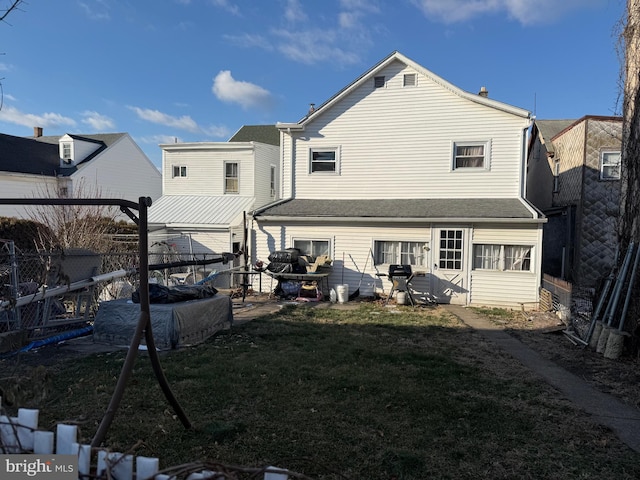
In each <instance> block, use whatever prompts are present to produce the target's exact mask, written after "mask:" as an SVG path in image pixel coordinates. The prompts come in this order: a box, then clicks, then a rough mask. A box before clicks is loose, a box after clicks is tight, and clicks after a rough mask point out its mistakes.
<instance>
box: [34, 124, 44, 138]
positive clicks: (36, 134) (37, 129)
mask: <svg viewBox="0 0 640 480" xmlns="http://www.w3.org/2000/svg"><path fill="white" fill-rule="evenodd" d="M33 136H34V137H35V138H38V137H41V136H42V127H33Z"/></svg>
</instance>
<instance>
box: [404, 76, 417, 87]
mask: <svg viewBox="0 0 640 480" xmlns="http://www.w3.org/2000/svg"><path fill="white" fill-rule="evenodd" d="M403 85H404V86H405V87H415V86H416V74H415V73H405V75H404V83H403Z"/></svg>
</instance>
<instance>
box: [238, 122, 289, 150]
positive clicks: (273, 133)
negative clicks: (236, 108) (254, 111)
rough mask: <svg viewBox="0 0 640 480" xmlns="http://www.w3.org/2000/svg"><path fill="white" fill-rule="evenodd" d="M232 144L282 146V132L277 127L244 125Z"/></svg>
mask: <svg viewBox="0 0 640 480" xmlns="http://www.w3.org/2000/svg"><path fill="white" fill-rule="evenodd" d="M229 141H230V142H259V143H266V144H268V145H275V146H276V147H278V146H280V131H279V130H278V129H277V128H276V126H275V125H243V126H242V127H240V129H239V130H238V131H237V132H236V133H235V134H234V135H233V136H232V137H231V138H230V139H229Z"/></svg>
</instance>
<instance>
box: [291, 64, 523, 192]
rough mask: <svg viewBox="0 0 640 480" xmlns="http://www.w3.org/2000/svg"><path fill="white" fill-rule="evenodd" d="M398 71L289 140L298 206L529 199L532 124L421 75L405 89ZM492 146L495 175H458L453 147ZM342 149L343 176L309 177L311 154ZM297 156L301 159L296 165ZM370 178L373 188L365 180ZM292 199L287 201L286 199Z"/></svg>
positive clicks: (465, 171)
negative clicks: (526, 174) (317, 201)
mask: <svg viewBox="0 0 640 480" xmlns="http://www.w3.org/2000/svg"><path fill="white" fill-rule="evenodd" d="M402 67H404V65H403V64H400V63H399V62H398V63H393V64H391V65H390V66H389V67H388V68H386V69H384V70H383V71H382V72H381V75H384V76H385V78H386V86H385V88H383V89H377V90H374V92H373V93H372V90H371V87H372V84H371V83H369V82H365V83H364V84H363V85H361V86H359V87H358V88H355V89H354V90H353V92H351V93H350V95H348V96H346V97H345V98H344V99H342V100H341V101H340V102H338V103H336V104H335V105H332V106H331V108H329V109H328V110H326V111H323V114H322V115H319V116H318V117H317V119H315V120H312V121H310V122H309V123H308V124H307V125H305V130H304V132H295V131H293V132H292V133H291V135H293V137H294V146H293V147H294V148H293V151H292V146H291V142H290V140H291V137H290V135H289V134H288V133H286V132H284V135H283V137H284V138H285V139H286V143H285V144H283V147H282V153H283V155H284V178H285V185H284V186H285V189H286V190H287V191H291V189H290V188H289V186H288V185H287V182H289V181H290V178H291V177H290V172H289V169H290V168H291V167H292V165H293V168H295V193H296V197H297V198H320V197H322V198H341V199H349V198H360V199H369V198H425V197H430V198H474V197H484V198H491V197H501V198H505V197H515V196H518V195H519V194H520V191H521V181H522V179H521V176H522V152H523V145H524V140H525V129H526V127H527V126H528V124H529V120H528V119H525V118H522V117H519V116H516V115H513V114H511V113H507V112H504V111H502V110H498V109H494V108H491V107H488V106H486V105H480V104H478V103H476V102H473V101H471V100H468V99H465V98H461V97H459V96H458V95H456V94H455V93H453V92H451V91H449V90H448V89H446V88H443V87H442V86H441V85H440V84H438V83H436V82H434V81H432V80H431V79H430V78H428V77H426V76H424V75H421V74H418V75H419V78H418V80H417V85H416V86H415V87H412V88H404V87H403V80H404V73H413V70H411V69H408V68H402ZM467 139H472V140H473V139H483V141H490V142H491V143H490V150H491V152H490V156H491V168H490V170H488V171H485V170H483V172H484V174H483V175H478V174H477V173H478V172H477V171H468V170H474V169H462V170H458V171H456V174H455V175H453V174H452V172H451V162H452V142H454V141H457V140H467ZM327 145H329V146H331V145H333V146H336V145H340V146H341V148H340V167H339V171H340V175H339V176H336V175H324V176H323V175H313V174H311V173H309V161H308V159H309V151H310V149H316V148H318V149H322V148H325V147H326V146H327ZM292 155H293V158H292ZM364 173H366V181H363V174H364ZM285 196H286V195H285Z"/></svg>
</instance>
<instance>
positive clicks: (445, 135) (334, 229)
mask: <svg viewBox="0 0 640 480" xmlns="http://www.w3.org/2000/svg"><path fill="white" fill-rule="evenodd" d="M530 125H531V120H530V114H529V112H528V111H526V110H523V109H520V108H516V107H513V106H510V105H507V104H505V103H501V102H498V101H496V100H492V99H490V98H488V96H487V91H486V89H484V88H483V89H481V91H480V93H479V94H472V93H468V92H466V91H463V90H461V89H459V88H458V87H456V86H454V85H452V84H450V83H449V82H447V81H446V80H444V79H442V78H440V77H438V76H437V75H435V74H433V73H432V72H430V71H429V70H427V69H425V68H424V67H422V66H420V65H418V64H417V63H415V62H414V61H412V60H410V59H408V58H407V57H405V56H404V55H402V54H400V53H398V52H394V53H392V54H391V55H389V56H388V57H387V58H385V59H384V60H382V61H381V62H380V63H378V64H377V65H376V66H374V67H373V68H372V69H370V70H369V71H367V72H366V73H364V74H363V75H362V76H361V77H360V78H358V79H357V80H356V81H355V82H353V83H352V84H350V85H347V86H346V87H345V88H344V89H343V90H341V91H340V92H339V93H337V94H336V95H335V96H333V97H332V98H330V99H329V100H328V101H327V102H325V103H324V104H322V105H321V106H320V107H318V108H317V109H315V110H312V111H310V113H309V114H308V115H307V116H305V117H304V118H303V119H302V120H300V121H299V122H297V123H280V124H278V125H277V126H278V128H279V129H280V131H281V133H282V137H281V142H282V145H281V152H282V169H283V170H282V172H283V181H282V185H281V188H282V198H283V200H282V201H280V202H276V203H274V204H272V205H270V206H267V207H265V208H259V209H257V210H256V211H255V212H253V221H254V232H255V237H254V244H253V249H254V250H253V252H252V253H253V256H254V261H255V260H266V259H267V257H268V256H269V253H270V252H273V251H276V250H282V249H285V248H289V247H296V248H300V249H301V251H302V253H304V254H310V255H321V254H327V255H329V256H330V257H331V258H332V259H333V270H332V273H331V275H330V278H329V279H330V282H329V283H330V285H332V286H334V287H335V286H336V285H338V284H342V283H345V284H348V285H349V286H350V291H354V290H355V289H356V288H358V286H359V285H360V279H361V278H362V277H361V275H362V272H363V271H364V273H365V276H364V280H363V282H362V285H361V286H360V293H361V294H363V295H372V294H373V293H374V291H377V292H380V293H382V291H383V289H384V292H385V293H388V292H389V288H390V283H389V281H388V279H386V278H384V277H378V276H376V275H375V274H374V272H378V273H380V274H386V273H387V272H388V270H389V265H391V264H408V265H411V267H412V271H413V272H420V273H421V274H422V276H418V277H416V278H414V280H413V282H412V287H413V292H414V296H415V297H417V298H418V299H419V298H420V297H424V298H428V299H430V300H435V301H438V302H441V303H448V302H450V303H457V304H465V305H466V304H468V305H499V306H513V307H519V306H520V305H521V304H524V305H525V306H526V307H528V308H531V307H534V306H535V302H537V300H538V292H539V286H540V280H541V271H540V260H541V245H542V224H543V223H544V222H545V219H544V217H543V215H541V214H540V212H539V211H537V210H536V209H535V208H534V207H532V206H531V205H530V204H529V203H528V202H527V201H526V200H525V199H524V198H523V194H524V173H525V172H524V167H525V163H524V155H525V153H526V146H527V132H528V129H529V128H530ZM371 257H373V259H374V260H375V267H374V266H372V263H374V262H373V261H372V258H371ZM343 259H344V262H343ZM365 267H366V270H365ZM264 284H265V282H263V285H264ZM268 286H269V285H267V287H268ZM254 287H255V285H254Z"/></svg>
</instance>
